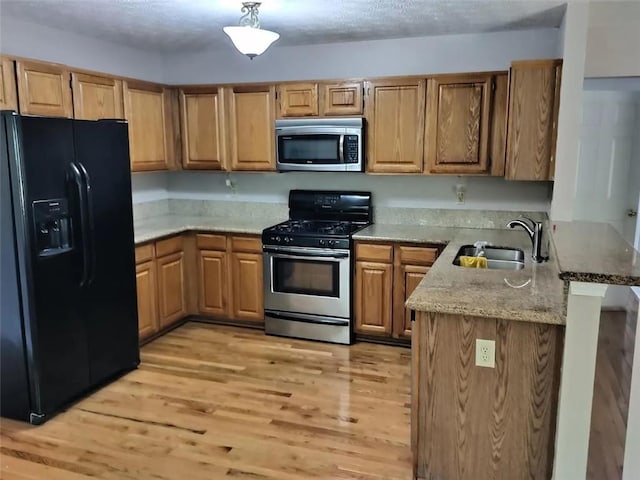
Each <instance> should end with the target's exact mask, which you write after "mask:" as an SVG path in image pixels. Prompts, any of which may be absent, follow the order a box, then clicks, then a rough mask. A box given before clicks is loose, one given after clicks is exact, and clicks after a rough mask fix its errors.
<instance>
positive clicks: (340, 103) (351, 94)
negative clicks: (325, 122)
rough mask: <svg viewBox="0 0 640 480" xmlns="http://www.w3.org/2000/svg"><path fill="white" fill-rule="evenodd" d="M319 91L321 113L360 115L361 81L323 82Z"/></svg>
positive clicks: (329, 114)
mask: <svg viewBox="0 0 640 480" xmlns="http://www.w3.org/2000/svg"><path fill="white" fill-rule="evenodd" d="M320 92H321V95H320V108H321V112H320V113H321V114H322V115H325V116H334V115H362V109H363V101H362V83H360V82H343V83H324V84H321V85H320Z"/></svg>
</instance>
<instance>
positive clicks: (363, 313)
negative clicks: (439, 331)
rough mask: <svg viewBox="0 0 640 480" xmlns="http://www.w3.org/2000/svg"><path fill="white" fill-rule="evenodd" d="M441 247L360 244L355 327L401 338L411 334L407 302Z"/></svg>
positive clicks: (358, 250) (358, 330)
mask: <svg viewBox="0 0 640 480" xmlns="http://www.w3.org/2000/svg"><path fill="white" fill-rule="evenodd" d="M438 252H439V247H433V246H424V245H409V244H395V245H394V244H379V243H362V242H358V243H357V244H356V273H355V282H356V288H355V292H356V293H355V317H356V321H355V331H356V333H357V334H361V335H375V336H377V337H388V338H394V339H399V340H408V339H410V338H411V314H410V311H409V310H408V309H406V308H405V306H404V304H405V302H406V301H407V299H408V298H409V296H410V295H411V294H412V293H413V291H414V289H415V288H416V287H417V286H418V284H419V283H420V282H421V281H422V279H423V278H424V276H425V275H426V274H427V272H428V271H429V267H430V266H431V265H433V262H435V260H436V258H437V256H438Z"/></svg>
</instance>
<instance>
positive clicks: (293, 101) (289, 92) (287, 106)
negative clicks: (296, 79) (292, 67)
mask: <svg viewBox="0 0 640 480" xmlns="http://www.w3.org/2000/svg"><path fill="white" fill-rule="evenodd" d="M317 115H318V84H317V83H289V84H286V85H280V86H278V116H279V117H309V116H317Z"/></svg>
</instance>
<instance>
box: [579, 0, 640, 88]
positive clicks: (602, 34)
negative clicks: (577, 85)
mask: <svg viewBox="0 0 640 480" xmlns="http://www.w3.org/2000/svg"><path fill="white" fill-rule="evenodd" d="M639 45H640V2H637V1H616V2H612V1H607V2H602V1H598V2H592V4H591V6H590V12H589V30H588V34H587V58H586V63H585V72H584V73H585V76H587V77H624V76H640V48H638V46H639Z"/></svg>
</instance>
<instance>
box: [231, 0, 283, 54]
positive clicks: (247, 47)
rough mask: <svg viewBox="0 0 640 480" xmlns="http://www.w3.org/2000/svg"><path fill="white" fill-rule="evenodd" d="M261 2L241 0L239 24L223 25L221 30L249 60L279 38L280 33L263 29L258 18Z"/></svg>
mask: <svg viewBox="0 0 640 480" xmlns="http://www.w3.org/2000/svg"><path fill="white" fill-rule="evenodd" d="M260 4H261V2H242V8H241V9H240V12H241V13H243V14H244V15H242V17H240V25H239V26H237V27H224V28H223V29H222V30H223V31H224V33H226V34H227V35H229V38H230V39H231V41H232V42H233V44H234V45H235V46H236V48H237V49H238V50H239V51H240V53H243V54H244V55H246V56H247V57H249V58H250V59H251V60H253V58H254V57H256V56H258V55H260V54H262V53H264V52H265V50H266V49H267V48H269V46H270V45H271V44H272V43H273V42H275V41H276V40H278V38H280V34H279V33H276V32H271V31H269V30H263V29H261V28H260V20H258V7H259V6H260Z"/></svg>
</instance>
